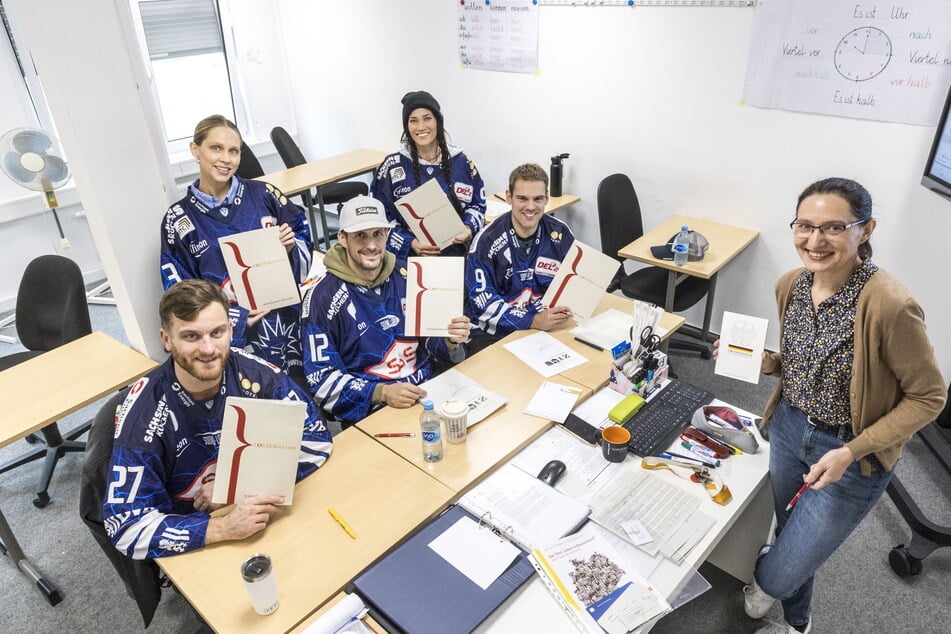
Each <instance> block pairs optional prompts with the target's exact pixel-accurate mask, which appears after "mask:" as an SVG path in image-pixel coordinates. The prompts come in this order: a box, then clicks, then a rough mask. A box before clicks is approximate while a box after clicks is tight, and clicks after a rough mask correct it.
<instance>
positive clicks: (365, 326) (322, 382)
mask: <svg viewBox="0 0 951 634" xmlns="http://www.w3.org/2000/svg"><path fill="white" fill-rule="evenodd" d="M390 226H391V223H390V221H388V220H387V218H386V211H385V210H384V208H383V203H381V202H380V201H379V200H377V199H376V198H371V197H370V196H357V197H356V198H353V199H351V200H349V201H347V203H346V204H345V205H344V206H343V208H342V209H341V210H340V231H339V232H338V234H337V239H338V240H339V242H338V243H337V244H335V245H334V246H333V248H331V249H330V250H329V251H328V252H327V255H326V256H325V257H324V266H325V267H326V268H327V275H326V276H325V277H324V278H323V279H321V280H320V281H319V282H318V283H317V284H316V285H314V286H313V287H311V289H310V290H309V291H308V292H307V295H305V296H304V300H303V302H301V306H302V308H301V343H302V345H303V348H304V374H305V375H306V376H307V382H308V383H309V384H310V390H311V392H312V393H313V395H314V400H315V401H316V402H317V403H318V404H319V405H320V406H321V407H322V408H323V410H324V412H326V413H327V414H329V415H330V416H333V417H334V418H336V419H337V420H339V421H340V422H341V426H342V427H348V426H350V425H353V424H354V423H356V422H358V421H360V420H362V419H363V418H364V417H365V416H366V415H367V414H368V413H370V411H372V410H373V409H374V408H376V407H379V406H380V405H389V406H390V407H397V408H407V407H412V406H413V405H414V404H415V403H416V401H417V400H419V399H421V398H423V397H424V396H426V392H425V391H424V390H423V389H422V388H420V387H419V384H420V383H422V382H423V381H425V380H427V379H429V378H430V376H432V375H433V374H434V371H433V361H434V360H436V359H438V360H440V361H443V362H446V363H447V364H448V363H449V362H458V361H461V360H462V359H463V358H465V349H464V348H463V347H462V346H460V345H459V344H461V343H463V342H464V341H466V340H467V339H468V338H469V329H470V324H469V320H468V319H467V318H466V317H463V316H461V315H460V316H459V317H454V318H453V319H452V321H450V322H449V326H448V332H449V337H447V338H443V337H422V338H420V337H409V336H406V334H405V325H404V324H405V321H406V316H405V314H404V308H405V305H406V268H405V263H400V262H399V261H398V260H397V259H396V256H395V255H393V253H391V252H389V251H387V250H386V241H387V237H388V236H389V232H390Z"/></svg>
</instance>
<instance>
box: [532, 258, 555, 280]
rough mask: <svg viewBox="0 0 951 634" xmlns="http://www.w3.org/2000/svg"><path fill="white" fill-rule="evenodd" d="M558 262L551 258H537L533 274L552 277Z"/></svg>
mask: <svg viewBox="0 0 951 634" xmlns="http://www.w3.org/2000/svg"><path fill="white" fill-rule="evenodd" d="M560 264H561V262H559V261H558V260H553V259H552V258H538V260H537V261H536V262H535V275H543V276H545V277H554V276H555V273H557V272H558V266H559V265H560Z"/></svg>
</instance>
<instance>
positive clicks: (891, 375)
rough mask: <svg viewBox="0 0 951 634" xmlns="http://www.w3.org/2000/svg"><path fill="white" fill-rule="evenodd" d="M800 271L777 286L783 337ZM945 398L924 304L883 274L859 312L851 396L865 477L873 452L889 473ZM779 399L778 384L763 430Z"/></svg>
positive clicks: (855, 447)
mask: <svg viewBox="0 0 951 634" xmlns="http://www.w3.org/2000/svg"><path fill="white" fill-rule="evenodd" d="M802 271H803V269H802V268H799V269H796V270H793V271H790V272H789V273H786V274H785V275H783V276H782V277H781V278H779V281H778V282H776V302H777V304H778V305H779V316H780V321H779V323H780V340H782V328H783V324H784V317H785V314H786V307H787V306H788V305H789V301H790V299H791V298H792V289H793V285H794V283H795V281H796V278H798V277H799V274H800V273H802ZM771 363H772V371H771V372H770V374H772V375H774V376H780V375H781V372H780V353H778V352H775V353H772V354H771V355H770V359H768V360H767V365H770V364H771ZM946 394H947V388H946V386H945V382H944V379H943V378H942V377H941V371H940V370H939V369H938V364H937V361H936V360H935V356H934V349H933V348H932V347H931V342H930V341H929V340H928V334H927V333H926V331H925V321H924V313H923V312H922V310H921V307H920V306H919V305H918V303H917V302H916V301H915V300H914V298H913V297H912V296H911V294H910V293H909V292H908V291H907V290H906V289H905V287H904V286H902V285H901V284H900V283H899V282H898V281H897V280H896V279H895V278H894V277H892V276H891V275H889V274H888V273H886V272H885V271H883V270H881V269H879V270H878V271H877V272H876V273H875V274H874V275H873V276H872V277H871V278H870V279H869V281H868V282H867V283H866V284H865V288H863V289H862V292H861V294H860V295H859V299H858V305H857V307H856V312H855V353H854V358H853V361H852V382H851V392H850V397H851V398H850V402H851V410H852V432H853V433H854V434H855V438H854V439H852V440H851V441H849V442H848V443H847V444H846V447H848V448H849V449H850V450H851V451H852V455H854V456H855V459H856V460H859V461H860V462H861V466H862V473H863V474H865V475H868V474H870V473H871V471H872V467H871V463H869V461H868V460H864V458H865V456H867V455H869V454H872V453H874V454H875V456H876V457H877V458H878V459H879V461H880V462H881V463H882V466H884V467H885V468H886V469H887V470H889V471H891V469H892V467H894V466H895V463H896V462H898V458H899V456H901V450H902V447H904V445H905V443H906V442H908V440H909V439H910V438H911V437H912V436H913V435H914V433H915V432H916V431H918V430H919V429H920V428H922V427H924V426H925V425H927V424H928V423H930V422H931V421H933V420H934V419H935V418H936V417H937V415H938V414H939V413H940V412H941V409H942V408H943V407H944V401H945V398H946ZM781 396H782V383H781V382H780V384H779V385H778V386H777V388H776V391H774V392H773V394H772V396H770V398H769V402H767V404H766V411H765V413H764V416H763V425H765V424H766V422H767V421H769V418H770V416H772V413H773V410H774V409H775V408H776V405H777V404H778V403H779V399H780V397H781Z"/></svg>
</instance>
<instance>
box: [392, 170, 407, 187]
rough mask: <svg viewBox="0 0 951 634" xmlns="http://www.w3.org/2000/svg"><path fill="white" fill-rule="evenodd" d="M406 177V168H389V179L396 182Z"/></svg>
mask: <svg viewBox="0 0 951 634" xmlns="http://www.w3.org/2000/svg"><path fill="white" fill-rule="evenodd" d="M405 178H406V170H404V169H403V167H402V166H397V167H394V168H393V169H391V170H390V180H391V181H393V182H394V183H398V182H400V181H402V180H404V179H405Z"/></svg>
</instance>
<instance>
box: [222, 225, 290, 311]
mask: <svg viewBox="0 0 951 634" xmlns="http://www.w3.org/2000/svg"><path fill="white" fill-rule="evenodd" d="M279 234H280V229H278V228H277V227H267V228H266V229H255V230H254V231H244V232H242V233H235V234H233V235H230V236H224V237H221V238H218V245H219V246H220V248H221V255H222V257H224V260H225V266H227V267H228V276H229V277H230V278H231V285H232V286H233V287H234V293H235V295H236V296H237V298H238V305H240V306H241V307H242V308H247V309H249V310H269V309H271V308H281V307H283V306H292V305H294V304H299V303H300V289H299V288H298V286H297V280H296V279H294V272H293V271H292V270H291V263H290V261H289V260H288V259H287V250H286V249H285V248H284V245H282V244H281V241H280V239H279V238H278V235H279Z"/></svg>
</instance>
